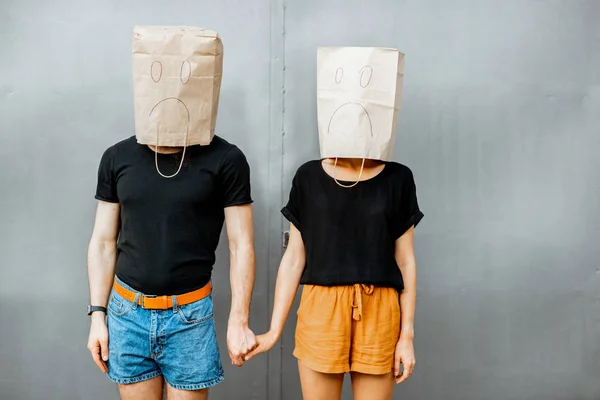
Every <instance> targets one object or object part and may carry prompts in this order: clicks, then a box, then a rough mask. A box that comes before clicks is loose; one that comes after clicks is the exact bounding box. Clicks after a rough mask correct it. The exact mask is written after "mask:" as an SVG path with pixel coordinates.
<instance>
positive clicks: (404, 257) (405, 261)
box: [394, 227, 417, 383]
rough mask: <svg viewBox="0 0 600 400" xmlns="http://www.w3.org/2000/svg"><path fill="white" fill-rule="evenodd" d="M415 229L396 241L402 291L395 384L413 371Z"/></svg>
mask: <svg viewBox="0 0 600 400" xmlns="http://www.w3.org/2000/svg"><path fill="white" fill-rule="evenodd" d="M414 231H415V228H414V227H411V228H410V229H409V230H408V231H406V233H404V234H403V235H402V236H401V237H400V238H399V239H398V240H396V246H395V257H396V262H397V263H398V267H399V268H400V271H401V272H402V278H403V280H404V290H403V291H402V293H401V294H400V310H401V312H402V322H401V323H402V326H401V329H400V339H399V341H398V345H397V346H396V360H395V368H394V370H395V376H396V382H397V383H401V382H403V381H404V380H406V379H407V378H408V377H409V376H410V375H411V374H412V371H413V369H414V365H415V356H414V348H413V339H414V336H415V330H414V320H415V303H416V298H417V263H416V261H415V252H414V248H413V238H414ZM400 364H402V365H403V369H404V371H403V373H402V375H401V376H400Z"/></svg>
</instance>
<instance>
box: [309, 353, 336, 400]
mask: <svg viewBox="0 0 600 400" xmlns="http://www.w3.org/2000/svg"><path fill="white" fill-rule="evenodd" d="M298 371H299V372H300V383H301V385H302V398H303V399H304V400H339V399H340V398H341V397H342V383H343V382H344V374H324V373H322V372H317V371H314V370H312V369H310V368H308V367H307V366H305V365H302V363H301V362H298Z"/></svg>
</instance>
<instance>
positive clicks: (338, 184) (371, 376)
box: [246, 158, 423, 400]
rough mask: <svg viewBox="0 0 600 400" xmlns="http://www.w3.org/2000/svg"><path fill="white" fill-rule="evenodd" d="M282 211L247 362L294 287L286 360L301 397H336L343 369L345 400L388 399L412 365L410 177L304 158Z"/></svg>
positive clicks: (413, 202) (264, 344) (262, 347)
mask: <svg viewBox="0 0 600 400" xmlns="http://www.w3.org/2000/svg"><path fill="white" fill-rule="evenodd" d="M282 213H283V215H284V216H285V217H286V218H287V219H288V220H289V221H290V238H289V243H288V247H287V249H286V251H285V254H284V256H283V258H282V260H281V265H280V268H279V273H278V276H277V283H276V288H275V304H274V308H273V316H272V319H271V328H270V330H269V332H268V333H266V334H264V335H260V336H258V337H257V341H258V347H257V348H256V349H255V350H253V351H252V352H251V353H249V354H248V356H247V357H246V359H250V358H252V357H253V356H255V355H256V354H258V353H262V352H265V351H267V350H269V349H270V348H271V347H273V345H274V344H275V343H276V342H277V340H278V339H279V337H280V336H281V333H282V331H283V326H284V324H285V320H286V319H287V316H288V313H289V311H290V308H291V305H292V303H293V301H294V296H295V294H296V291H297V288H298V285H299V284H300V283H301V284H303V285H304V289H303V291H302V299H301V302H300V307H299V309H298V323H297V327H296V348H295V350H294V356H296V358H297V359H298V369H299V372H300V380H301V384H302V393H303V397H304V399H306V400H320V399H323V400H325V399H327V400H332V399H339V398H340V396H341V391H342V381H343V377H344V374H345V373H346V372H350V374H351V378H352V388H353V391H354V399H356V400H388V399H390V398H391V396H392V391H393V387H394V382H395V383H401V382H403V381H404V380H406V379H407V378H408V377H409V376H410V375H411V374H412V373H413V370H414V366H415V356H414V349H413V338H414V330H413V320H414V310H415V297H416V263H415V256H414V251H413V232H414V227H415V226H416V225H417V224H418V223H419V221H420V220H421V218H422V217H423V214H422V213H421V211H420V210H419V206H418V203H417V196H416V189H415V183H414V180H413V175H412V172H411V171H410V169H409V168H407V167H405V166H403V165H401V164H398V163H394V162H384V161H376V160H361V159H350V158H346V159H342V158H340V159H324V160H322V161H321V160H317V161H311V162H308V163H306V164H304V165H303V166H301V167H300V168H299V169H298V171H297V172H296V176H295V177H294V180H293V184H292V190H291V193H290V198H289V202H288V204H287V205H286V206H285V207H284V208H283V210H282ZM401 365H402V370H401Z"/></svg>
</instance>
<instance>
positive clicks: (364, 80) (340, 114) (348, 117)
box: [327, 65, 373, 138]
mask: <svg viewBox="0 0 600 400" xmlns="http://www.w3.org/2000/svg"><path fill="white" fill-rule="evenodd" d="M349 72H350V74H348V75H349V76H346V77H344V74H345V71H344V68H343V67H338V68H337V69H336V71H335V77H334V80H335V84H336V85H342V83H343V82H344V78H346V79H348V80H350V82H348V84H350V85H355V88H352V89H350V93H352V92H353V91H359V90H360V89H358V88H362V89H365V88H366V87H367V86H369V84H370V83H371V79H372V78H373V68H372V67H371V66H370V65H365V66H363V67H362V68H360V70H359V71H349ZM354 97H356V98H357V99H356V100H353V101H348V102H346V103H344V104H342V105H341V106H339V107H337V108H336V109H335V110H334V111H333V114H332V115H331V118H330V119H329V124H328V125H327V133H329V134H337V135H348V136H354V137H362V138H371V137H373V123H372V121H371V116H370V115H369V112H368V111H367V109H366V108H365V106H364V105H363V104H361V102H360V101H359V100H358V98H360V95H359V96H354Z"/></svg>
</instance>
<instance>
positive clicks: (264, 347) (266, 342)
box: [244, 331, 279, 361]
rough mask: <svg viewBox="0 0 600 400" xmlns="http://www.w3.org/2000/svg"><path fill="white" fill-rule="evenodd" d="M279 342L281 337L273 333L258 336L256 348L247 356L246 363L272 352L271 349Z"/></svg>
mask: <svg viewBox="0 0 600 400" xmlns="http://www.w3.org/2000/svg"><path fill="white" fill-rule="evenodd" d="M278 340H279V335H277V334H276V333H274V332H271V331H269V332H267V333H265V334H263V335H258V336H257V337H256V343H257V345H256V347H255V348H254V350H252V351H250V352H249V353H248V354H246V356H245V357H244V361H248V360H250V359H251V358H253V357H254V356H256V355H258V354H260V353H266V352H267V351H269V350H271V348H273V346H275V343H277V341H278Z"/></svg>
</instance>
